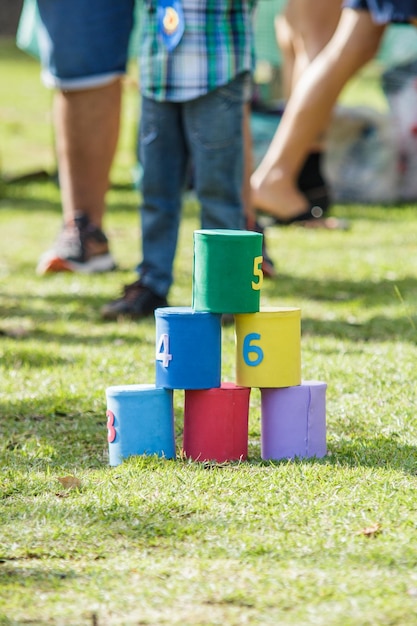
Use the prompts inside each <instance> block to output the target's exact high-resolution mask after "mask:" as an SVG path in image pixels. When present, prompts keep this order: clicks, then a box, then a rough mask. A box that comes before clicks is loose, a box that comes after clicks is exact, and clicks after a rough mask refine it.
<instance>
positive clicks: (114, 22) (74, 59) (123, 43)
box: [38, 0, 135, 90]
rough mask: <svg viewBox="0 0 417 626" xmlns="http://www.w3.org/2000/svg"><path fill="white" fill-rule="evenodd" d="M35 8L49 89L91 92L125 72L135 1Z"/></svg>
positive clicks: (41, 0)
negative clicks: (38, 19)
mask: <svg viewBox="0 0 417 626" xmlns="http://www.w3.org/2000/svg"><path fill="white" fill-rule="evenodd" d="M38 7H39V15H40V24H39V30H38V41H39V49H40V55H41V62H42V78H43V81H44V83H45V84H46V85H47V86H49V87H57V88H59V89H66V90H78V89H89V88H92V87H98V86H101V85H106V84H108V83H110V82H112V81H113V80H114V79H115V78H116V77H117V76H120V75H122V74H124V73H125V71H126V64H127V59H128V50H129V38H130V35H131V32H132V30H133V23H134V7H135V0H117V1H116V0H38Z"/></svg>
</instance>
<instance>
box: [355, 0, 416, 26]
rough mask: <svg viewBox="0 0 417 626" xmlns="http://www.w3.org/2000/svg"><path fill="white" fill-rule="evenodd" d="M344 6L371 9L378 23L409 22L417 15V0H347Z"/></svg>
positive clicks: (364, 9) (359, 9)
mask: <svg viewBox="0 0 417 626" xmlns="http://www.w3.org/2000/svg"><path fill="white" fill-rule="evenodd" d="M344 6H345V7H349V8H351V9H355V10H357V11H369V12H370V13H371V15H372V18H373V19H374V21H375V22H376V23H377V24H388V23H390V22H399V23H407V22H409V21H410V20H411V19H413V18H415V17H417V0H346V1H345V2H344Z"/></svg>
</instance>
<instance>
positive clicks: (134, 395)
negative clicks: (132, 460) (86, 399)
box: [106, 384, 175, 465]
mask: <svg viewBox="0 0 417 626" xmlns="http://www.w3.org/2000/svg"><path fill="white" fill-rule="evenodd" d="M106 399H107V413H106V415H107V439H108V444H109V463H110V465H119V464H120V463H121V462H122V461H123V459H126V458H128V457H130V456H134V455H141V454H146V455H153V454H155V455H157V456H160V457H165V458H167V459H173V458H175V432H174V409H173V395H172V391H170V390H169V389H162V388H158V387H156V386H155V385H147V384H141V385H118V386H114V387H108V388H107V389H106Z"/></svg>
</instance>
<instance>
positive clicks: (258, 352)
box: [243, 333, 264, 367]
mask: <svg viewBox="0 0 417 626" xmlns="http://www.w3.org/2000/svg"><path fill="white" fill-rule="evenodd" d="M260 338H261V336H260V335H259V334H258V333H249V335H246V337H245V339H244V340H243V360H244V361H245V363H246V365H249V366H250V367H254V366H255V365H259V363H262V361H263V358H264V353H263V350H262V348H260V347H259V346H254V345H253V343H252V342H253V341H259V340H260ZM250 354H253V355H255V356H254V358H250V356H249V355H250Z"/></svg>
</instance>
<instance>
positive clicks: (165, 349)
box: [156, 334, 172, 367]
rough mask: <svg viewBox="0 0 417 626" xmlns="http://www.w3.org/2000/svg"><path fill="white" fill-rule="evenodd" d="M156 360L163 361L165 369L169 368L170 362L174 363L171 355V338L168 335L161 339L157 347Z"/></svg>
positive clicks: (162, 336)
mask: <svg viewBox="0 0 417 626" xmlns="http://www.w3.org/2000/svg"><path fill="white" fill-rule="evenodd" d="M156 360H157V361H162V365H163V366H164V367H168V365H169V362H170V361H172V354H170V353H169V336H168V335H166V334H164V335H161V336H160V337H159V342H158V345H157V347H156Z"/></svg>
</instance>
